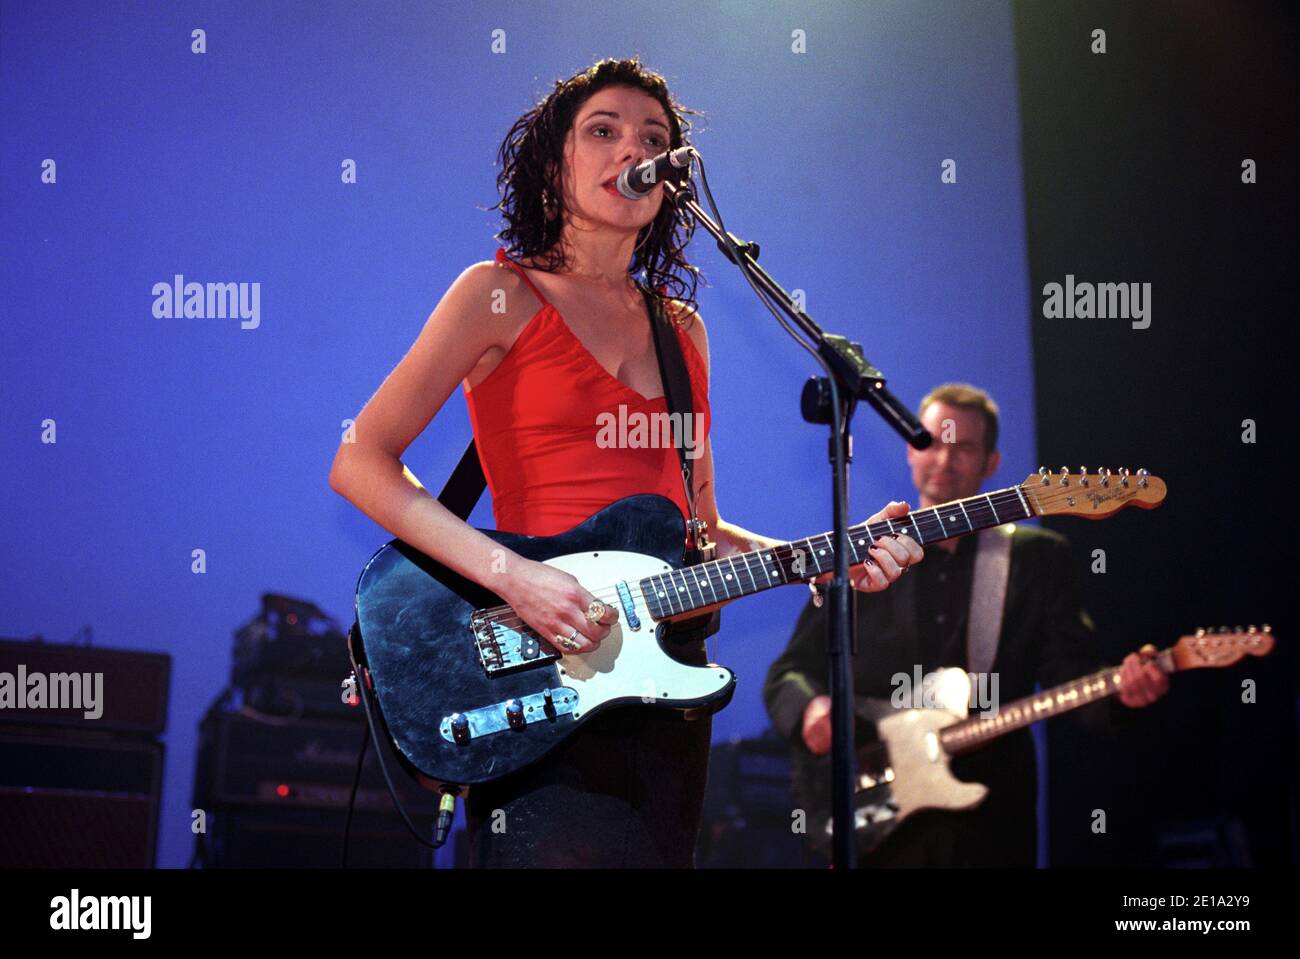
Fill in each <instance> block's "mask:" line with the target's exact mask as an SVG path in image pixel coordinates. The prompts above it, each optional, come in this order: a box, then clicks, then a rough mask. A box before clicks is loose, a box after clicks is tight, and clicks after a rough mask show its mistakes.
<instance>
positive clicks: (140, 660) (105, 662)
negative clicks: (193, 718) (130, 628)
mask: <svg viewBox="0 0 1300 959" xmlns="http://www.w3.org/2000/svg"><path fill="white" fill-rule="evenodd" d="M170 678H171V657H170V656H168V655H167V654H165V653H142V652H136V651H134V650H122V649H100V648H97V647H92V646H69V645H63V644H58V643H43V642H34V641H21V640H12V639H0V721H3V722H5V723H15V724H21V725H39V726H67V727H72V728H82V729H96V730H112V731H115V732H134V733H143V734H148V735H151V736H156V735H158V734H159V733H161V732H162V730H163V726H164V724H165V723H166V721H167V689H168V686H169V684H170ZM11 695H12V697H13V700H12V702H11V701H10V698H9V697H10V696H11ZM92 699H93V700H96V702H94V704H93V707H92V706H91V700H92ZM88 713H91V714H92V715H87V714H88ZM94 713H98V715H93V714H94Z"/></svg>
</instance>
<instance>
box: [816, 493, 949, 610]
mask: <svg viewBox="0 0 1300 959" xmlns="http://www.w3.org/2000/svg"><path fill="white" fill-rule="evenodd" d="M910 510H911V507H910V506H908V505H907V504H906V503H899V502H891V503H890V504H889V505H888V506H886V507H885V508H884V509H882V510H881V511H880V512H878V513H875V514H873V515H872V516H871V517H869V518H868V519H867V522H868V523H875V522H878V521H880V520H882V519H898V518H899V517H900V516H906V515H907V514H908V512H909V511H910ZM858 552H859V555H860V551H858ZM867 552H868V554H869V555H870V557H871V558H870V559H868V560H867V561H866V562H865V563H859V564H858V565H856V566H850V567H849V582H850V583H852V584H853V588H854V589H856V590H858V591H859V592H862V593H879V592H880V591H881V590H885V589H888V588H889V584H890V583H892V582H894V581H895V580H897V579H898V577H900V576H902V575H903V574H904V573H905V572H907V568H908V567H909V566H914V565H916V564H917V563H919V562H921V560H922V559H923V558H924V557H925V550H923V549H921V547H920V546H919V545H918V544H917V542H916V540H914V539H912V537H910V536H908V535H907V534H906V533H896V534H894V535H892V536H889V535H887V536H882V537H881V538H880V539H878V540H876V541H875V543H873V544H872V545H871V546H869V547H868V548H867ZM831 576H832V574H831V573H823V574H822V575H821V576H818V577H817V578H816V579H814V580H813V582H814V583H824V582H827V581H829V580H830V579H831Z"/></svg>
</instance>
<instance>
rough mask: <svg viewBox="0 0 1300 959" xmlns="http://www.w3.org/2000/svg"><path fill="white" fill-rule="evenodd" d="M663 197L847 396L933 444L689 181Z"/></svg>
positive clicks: (853, 350)
mask: <svg viewBox="0 0 1300 959" xmlns="http://www.w3.org/2000/svg"><path fill="white" fill-rule="evenodd" d="M664 195H665V196H666V197H667V198H668V200H669V202H670V203H672V204H673V205H674V206H676V207H677V209H679V210H681V211H682V212H684V213H687V212H688V213H690V214H691V215H692V216H693V217H694V218H695V220H696V222H698V223H700V224H701V225H703V227H704V228H705V229H706V230H708V231H709V232H710V233H712V234H713V236H714V238H715V239H716V241H717V244H718V249H719V250H721V251H722V255H723V256H725V257H726V258H727V259H728V260H730V261H731V262H732V263H735V264H736V265H737V266H739V267H741V268H742V269H743V270H744V271H745V272H746V273H748V274H749V276H750V278H751V279H752V280H753V281H754V283H756V284H757V285H758V287H759V288H760V290H761V292H762V293H763V294H764V295H765V296H766V297H767V298H768V299H770V300H771V301H772V302H774V303H776V305H777V306H779V307H780V308H781V311H782V312H783V313H785V314H786V315H787V316H789V317H790V319H792V320H794V322H795V323H797V324H798V325H799V328H800V329H801V330H802V331H803V333H804V335H805V336H807V337H808V339H809V340H811V341H812V342H813V344H815V346H816V349H817V352H818V354H819V355H820V356H821V357H822V359H823V360H825V362H826V364H827V365H828V366H829V367H830V368H831V371H832V375H834V376H835V378H836V380H837V381H838V382H839V383H840V384H842V388H843V389H845V390H846V391H847V392H848V395H850V396H854V397H857V398H859V399H865V400H866V401H867V402H868V403H870V404H871V406H872V407H873V408H874V409H875V411H876V412H877V413H879V414H880V416H881V418H882V419H883V420H884V421H885V422H886V423H888V424H889V425H890V426H892V427H893V428H894V430H895V432H897V433H898V434H899V435H900V436H901V437H903V439H904V440H906V441H907V442H908V444H910V445H911V446H912V447H914V448H915V449H918V450H923V449H925V448H926V447H927V446H929V445H930V444H931V443H932V442H933V441H934V437H932V436H931V435H930V433H929V431H928V430H926V429H925V427H923V426H922V425H921V424H920V422H919V421H918V420H917V419H916V417H915V416H914V415H913V414H912V411H911V410H909V409H908V408H907V407H906V406H905V405H904V404H902V403H900V402H899V400H898V398H897V397H896V396H894V394H893V393H891V392H890V391H889V390H888V388H887V387H886V386H885V377H884V375H883V374H882V373H881V372H880V370H878V369H876V368H875V367H874V366H873V365H872V364H871V361H870V360H868V359H867V358H866V357H865V356H863V355H862V347H861V345H860V344H857V343H850V342H849V341H848V340H847V339H845V338H844V337H842V336H836V335H834V334H832V333H827V332H826V331H825V330H823V329H822V328H821V327H820V326H818V325H817V324H816V323H814V322H813V319H812V317H811V316H809V315H808V314H807V312H805V311H804V310H800V309H798V308H796V307H795V305H794V300H793V299H792V298H791V297H790V294H789V293H787V292H786V291H785V290H783V289H782V288H781V285H780V284H779V283H777V282H776V281H775V280H774V279H772V277H771V276H770V275H769V274H768V272H767V271H766V270H764V269H763V268H762V267H761V266H759V265H758V254H759V247H758V244H757V243H753V242H750V241H747V240H742V239H740V238H739V237H737V236H735V235H734V234H732V233H730V232H728V233H726V235H725V238H724V235H723V230H722V228H721V227H720V226H718V224H717V223H715V222H714V221H713V218H712V217H710V216H709V214H708V213H707V212H705V211H704V209H703V208H701V206H700V205H699V203H698V202H696V199H695V192H694V190H693V189H692V187H691V185H690V183H689V182H686V183H680V184H679V183H674V182H672V181H671V180H665V181H664ZM733 247H734V249H735V253H734V254H733V252H732V249H733ZM737 254H738V255H739V256H740V258H741V259H742V260H744V262H743V263H741V262H739V261H738V260H737V259H736V255H737Z"/></svg>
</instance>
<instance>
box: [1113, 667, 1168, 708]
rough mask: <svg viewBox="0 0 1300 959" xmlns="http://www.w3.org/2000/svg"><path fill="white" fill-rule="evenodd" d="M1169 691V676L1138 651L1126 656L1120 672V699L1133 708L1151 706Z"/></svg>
mask: <svg viewBox="0 0 1300 959" xmlns="http://www.w3.org/2000/svg"><path fill="white" fill-rule="evenodd" d="M1167 692H1169V677H1168V676H1166V675H1165V674H1164V673H1163V672H1162V671H1161V669H1160V667H1159V666H1157V665H1156V664H1155V663H1153V662H1151V661H1150V660H1147V659H1143V658H1142V657H1141V656H1139V655H1138V654H1137V653H1129V654H1128V655H1127V656H1125V657H1124V662H1123V664H1122V665H1121V666H1120V673H1119V701H1120V702H1121V703H1123V704H1124V705H1125V706H1128V707H1130V708H1132V709H1140V708H1141V707H1143V706H1150V705H1151V704H1152V703H1154V702H1155V701H1156V700H1157V699H1159V698H1160V697H1161V696H1163V695H1164V694H1165V693H1167Z"/></svg>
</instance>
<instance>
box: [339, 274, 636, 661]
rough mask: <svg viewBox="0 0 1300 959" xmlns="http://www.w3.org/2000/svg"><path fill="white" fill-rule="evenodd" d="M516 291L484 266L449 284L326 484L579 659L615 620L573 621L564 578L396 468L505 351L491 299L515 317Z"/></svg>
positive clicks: (504, 322)
mask: <svg viewBox="0 0 1300 959" xmlns="http://www.w3.org/2000/svg"><path fill="white" fill-rule="evenodd" d="M519 286H520V284H519V281H518V279H517V277H515V276H514V275H513V274H512V273H511V272H510V271H509V270H507V269H504V268H501V267H498V266H497V265H496V264H495V263H490V262H483V263H475V264H474V265H473V266H471V267H469V268H468V269H466V270H465V271H464V272H463V273H461V275H460V276H459V277H457V278H456V281H455V282H454V283H453V284H452V285H451V287H450V288H449V289H448V290H447V292H446V294H445V295H444V296H443V298H442V300H441V301H440V302H439V303H438V305H437V306H436V307H435V308H434V310H433V312H432V313H431V314H430V315H429V319H428V320H427V321H426V322H425V324H424V328H423V329H422V330H421V331H420V335H419V336H418V337H417V338H416V341H415V343H414V344H413V345H412V346H411V348H410V350H409V351H407V354H406V355H405V356H404V357H403V358H402V360H401V362H399V363H398V364H397V366H396V367H395V368H394V369H393V371H392V372H391V373H389V374H388V376H387V377H386V378H385V380H384V382H383V383H382V384H381V385H380V387H379V389H378V390H377V391H376V392H375V394H374V396H372V397H371V398H370V401H369V402H368V403H366V405H365V407H364V408H363V409H362V410H361V412H360V413H359V414H358V415H357V418H356V422H355V425H354V428H353V430H352V435H353V442H344V443H342V444H340V446H339V449H338V452H337V454H335V457H334V464H333V466H332V467H331V469H330V475H329V483H330V488H331V489H333V490H334V491H335V492H337V493H338V494H339V495H341V496H343V497H344V498H345V499H347V500H348V501H350V502H351V503H352V504H353V505H355V506H356V507H357V509H359V510H361V512H363V513H365V514H366V515H367V516H369V517H370V518H371V519H372V520H374V521H375V522H376V523H378V524H379V525H380V526H382V527H383V528H384V529H386V530H388V532H390V533H391V534H392V535H394V536H396V537H397V538H398V539H401V540H403V541H404V542H406V543H409V544H410V545H411V546H414V547H415V548H416V549H418V550H419V551H420V552H422V553H425V554H426V555H428V556H431V557H433V558H434V559H436V560H437V561H438V562H440V563H442V564H443V565H444V566H447V567H448V568H450V569H452V570H455V571H456V572H457V573H460V574H461V575H462V576H464V577H466V578H467V579H470V580H472V581H474V582H476V583H479V584H480V585H482V586H484V587H485V588H487V589H490V590H491V591H492V592H494V593H496V594H497V595H498V596H500V597H502V598H503V599H505V600H506V601H507V602H509V603H510V604H511V605H512V606H514V607H515V610H516V612H518V613H519V615H520V616H521V617H522V618H523V619H524V620H525V622H527V623H528V624H529V625H531V626H533V628H534V629H536V630H538V632H539V633H541V634H542V635H543V636H546V637H547V638H548V639H549V638H550V637H551V636H553V635H555V634H556V633H562V634H564V635H568V634H569V632H570V631H571V630H572V629H575V628H576V629H577V630H578V632H579V638H578V642H579V643H581V644H582V645H581V649H579V650H576V651H578V652H587V651H589V650H590V649H591V648H594V646H595V645H597V644H598V643H599V642H600V640H601V639H603V638H604V637H605V636H606V635H608V633H609V625H610V624H612V623H613V622H614V621H616V619H617V614H616V613H615V612H614V611H613V610H612V609H611V611H610V614H609V615H607V616H606V617H605V620H604V621H603V623H595V624H593V623H591V622H589V621H587V619H586V618H585V615H583V613H584V611H585V610H586V606H587V604H588V603H589V602H590V601H591V600H592V598H593V597H592V596H591V594H590V593H588V592H587V591H586V590H585V589H584V588H583V587H582V586H581V584H579V583H578V581H577V580H576V579H575V578H574V577H573V576H571V575H569V574H568V573H564V572H562V571H560V570H557V569H555V568H553V567H550V566H546V565H545V564H543V563H537V562H534V561H532V560H528V559H525V558H524V557H522V556H520V555H519V554H517V553H515V552H514V551H513V550H509V549H507V548H505V547H504V546H501V545H500V544H498V543H497V542H496V541H495V540H492V539H489V538H488V537H487V536H484V535H483V534H482V533H480V532H479V531H478V530H476V529H474V528H473V527H472V526H470V525H469V524H468V523H466V522H465V521H464V520H462V519H460V518H459V517H457V516H455V515H453V514H452V512H451V511H450V510H448V509H447V508H446V507H445V506H443V505H442V504H441V503H440V502H438V500H437V499H436V498H435V497H434V496H432V495H430V493H429V492H428V491H427V490H426V489H425V488H424V487H423V486H422V485H421V483H420V481H419V480H418V479H416V477H415V475H414V474H413V473H411V471H410V470H409V469H407V468H406V466H405V465H404V464H403V463H402V460H401V457H402V454H403V453H404V452H405V451H406V448H407V447H408V446H410V445H411V443H412V442H413V441H414V440H415V438H416V437H417V436H419V435H420V433H421V432H422V431H423V430H424V428H425V427H426V426H428V425H429V422H430V421H431V420H432V419H433V417H434V416H435V415H436V414H437V412H438V410H440V409H441V408H442V405H443V404H444V403H445V402H446V401H447V398H448V397H449V396H450V395H451V393H452V391H453V390H454V389H455V388H456V386H457V384H459V383H460V381H461V380H463V379H465V377H466V376H468V375H469V372H470V371H471V370H472V369H473V368H474V366H475V365H476V364H477V363H478V361H479V359H480V358H482V356H483V355H484V354H485V353H486V352H487V351H488V350H489V349H491V348H492V347H493V346H502V347H503V348H504V346H506V345H508V344H504V343H503V340H504V339H505V338H506V337H508V336H509V333H508V330H509V328H510V326H511V320H510V316H511V313H510V311H509V309H507V311H506V312H505V313H494V312H493V310H492V304H493V301H494V292H495V291H496V290H504V291H505V297H504V301H505V303H506V304H507V305H510V304H514V303H518V304H520V308H521V309H522V308H525V305H526V304H527V302H528V299H527V297H528V294H526V293H523V294H522V295H520V293H519ZM498 302H500V300H499V299H498ZM583 637H585V640H584V639H583Z"/></svg>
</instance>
